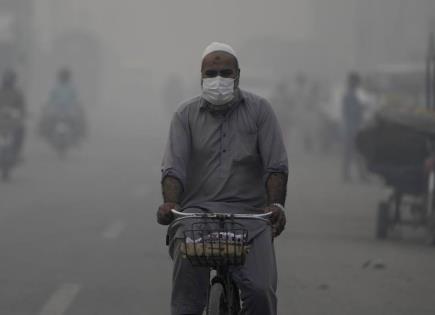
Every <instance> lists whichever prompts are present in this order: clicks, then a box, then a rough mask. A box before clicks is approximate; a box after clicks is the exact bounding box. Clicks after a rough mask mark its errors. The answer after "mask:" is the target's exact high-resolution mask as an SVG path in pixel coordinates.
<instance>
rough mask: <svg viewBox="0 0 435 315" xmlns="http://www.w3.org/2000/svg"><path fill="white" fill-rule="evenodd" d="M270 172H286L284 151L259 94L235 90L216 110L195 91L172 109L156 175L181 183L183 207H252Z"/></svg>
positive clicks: (261, 197) (260, 202) (262, 200)
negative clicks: (230, 99)
mask: <svg viewBox="0 0 435 315" xmlns="http://www.w3.org/2000/svg"><path fill="white" fill-rule="evenodd" d="M275 172H282V173H287V172H288V161H287V153H286V151H285V146H284V143H283V139H282V135H281V131H280V129H279V126H278V122H277V119H276V116H275V114H274V112H273V110H272V108H271V106H270V104H269V103H268V102H267V101H266V100H265V99H263V98H261V97H259V96H257V95H254V94H252V93H248V92H246V91H240V96H239V97H238V98H237V99H236V100H235V101H234V102H233V104H232V105H231V108H230V109H229V111H228V112H227V113H226V114H225V115H222V114H220V113H219V112H216V111H213V110H211V109H210V106H209V104H208V103H207V102H206V101H205V100H203V99H202V98H201V97H195V98H193V99H191V100H189V101H187V102H185V103H183V104H182V105H181V106H180V107H179V109H178V110H177V112H176V113H175V114H174V117H173V119H172V122H171V127H170V132H169V140H168V143H167V147H166V152H165V154H164V158H163V163H162V176H163V178H164V177H165V176H173V177H175V178H177V179H179V180H180V182H181V183H182V185H183V188H184V193H183V199H182V202H181V206H182V207H183V208H194V207H201V208H206V209H208V210H210V211H213V212H236V213H244V212H251V211H254V210H255V209H256V208H257V209H258V208H260V207H263V206H265V204H266V185H265V183H266V180H267V178H268V176H269V175H270V174H271V173H275Z"/></svg>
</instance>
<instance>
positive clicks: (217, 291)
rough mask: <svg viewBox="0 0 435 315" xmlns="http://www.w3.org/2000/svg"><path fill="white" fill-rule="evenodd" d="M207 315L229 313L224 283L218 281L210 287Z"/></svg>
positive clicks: (224, 314) (227, 314)
mask: <svg viewBox="0 0 435 315" xmlns="http://www.w3.org/2000/svg"><path fill="white" fill-rule="evenodd" d="M207 315H229V313H228V307H227V303H226V298H225V289H224V287H223V285H222V283H219V282H216V283H214V284H213V285H212V287H211V288H210V295H209V298H208V306H207Z"/></svg>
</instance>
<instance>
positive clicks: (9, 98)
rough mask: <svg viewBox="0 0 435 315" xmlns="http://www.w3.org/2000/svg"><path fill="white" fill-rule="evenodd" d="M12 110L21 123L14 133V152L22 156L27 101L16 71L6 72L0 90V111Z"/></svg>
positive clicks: (9, 70)
mask: <svg viewBox="0 0 435 315" xmlns="http://www.w3.org/2000/svg"><path fill="white" fill-rule="evenodd" d="M2 110H10V111H11V112H13V115H17V116H18V117H14V118H16V120H17V121H18V122H19V123H18V125H17V126H16V127H15V131H14V144H13V147H14V151H15V156H17V157H18V158H19V157H20V156H21V152H22V148H23V144H24V136H25V125H24V118H25V115H26V101H25V98H24V94H23V92H22V91H21V89H20V88H19V87H18V86H17V74H16V73H15V71H14V70H12V69H8V70H5V72H4V73H3V76H2V84H1V88H0V111H2Z"/></svg>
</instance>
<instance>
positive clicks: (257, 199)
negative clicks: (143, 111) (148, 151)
mask: <svg viewBox="0 0 435 315" xmlns="http://www.w3.org/2000/svg"><path fill="white" fill-rule="evenodd" d="M201 76H202V79H201V86H202V94H201V95H200V96H197V97H194V98H192V99H190V100H188V101H186V102H184V103H183V104H182V105H181V106H180V107H179V108H178V110H177V111H176V113H175V114H174V116H173V119H172V122H171V127H170V131H169V140H168V142H167V147H166V151H165V154H164V158H163V163H162V191H163V199H164V203H163V204H162V205H161V206H160V207H159V209H158V211H157V221H158V222H159V223H160V224H163V225H168V224H170V223H171V222H172V221H173V219H174V217H173V215H172V212H171V209H173V208H176V209H179V208H181V209H183V210H184V212H198V211H211V212H229V213H253V214H258V213H261V212H272V213H273V214H272V217H271V222H272V228H271V227H270V226H268V225H264V224H262V225H261V226H260V225H258V223H256V224H255V223H253V224H252V226H249V227H248V229H249V237H250V246H251V247H250V251H249V253H248V254H247V258H246V263H245V264H244V265H243V266H238V267H234V268H232V269H231V276H232V278H233V280H234V281H235V282H236V284H237V286H238V288H239V289H240V290H241V299H242V300H243V307H244V310H243V311H244V313H243V314H250V315H269V314H270V315H274V314H276V313H277V298H276V288H277V270H276V261H275V253H274V247H273V242H272V240H273V237H277V236H278V235H280V233H281V232H282V231H283V230H284V227H285V224H286V217H285V213H284V203H285V199H286V187H287V178H288V162H287V154H286V150H285V147H284V144H283V140H282V135H281V131H280V128H279V126H278V122H277V118H276V116H275V114H274V112H273V111H272V108H271V106H270V104H269V103H268V102H267V101H266V100H265V99H263V98H261V97H259V96H257V95H254V94H252V93H249V92H247V91H244V90H241V89H240V88H239V80H240V69H239V62H238V59H237V55H236V53H235V51H234V50H233V48H231V47H230V46H229V45H227V44H223V43H216V42H215V43H212V44H210V45H209V46H208V47H207V48H206V49H205V52H204V53H203V58H202V67H201ZM182 234H183V227H182V226H181V225H180V226H177V224H174V225H173V226H172V228H171V229H169V230H168V244H169V253H170V255H171V257H172V259H173V261H174V269H173V286H172V296H171V311H172V314H173V315H182V314H198V315H199V314H202V312H203V310H204V307H205V305H206V303H207V291H208V285H209V270H208V268H203V267H193V266H192V265H191V264H190V262H189V261H188V260H186V259H183V257H182V254H181V253H180V249H179V245H180V238H182Z"/></svg>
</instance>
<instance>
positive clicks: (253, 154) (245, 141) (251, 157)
mask: <svg viewBox="0 0 435 315" xmlns="http://www.w3.org/2000/svg"><path fill="white" fill-rule="evenodd" d="M257 143H258V134H257V131H256V130H254V131H250V130H236V132H235V135H234V161H235V162H238V163H249V162H256V161H257V160H258V157H259V154H258V145H257Z"/></svg>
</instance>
